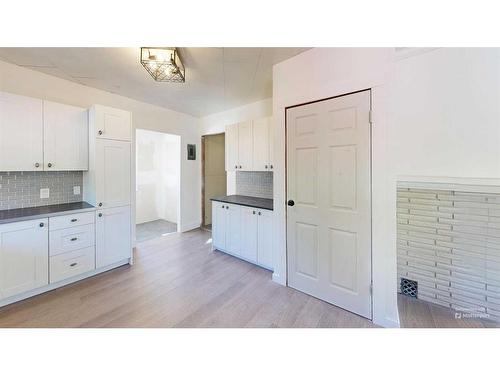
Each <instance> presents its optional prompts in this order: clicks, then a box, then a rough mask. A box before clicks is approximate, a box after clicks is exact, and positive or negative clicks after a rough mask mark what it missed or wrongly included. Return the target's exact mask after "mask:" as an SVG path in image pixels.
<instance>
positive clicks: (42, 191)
mask: <svg viewBox="0 0 500 375" xmlns="http://www.w3.org/2000/svg"><path fill="white" fill-rule="evenodd" d="M49 195H50V190H49V188H45V189H40V199H46V198H48V197H49Z"/></svg>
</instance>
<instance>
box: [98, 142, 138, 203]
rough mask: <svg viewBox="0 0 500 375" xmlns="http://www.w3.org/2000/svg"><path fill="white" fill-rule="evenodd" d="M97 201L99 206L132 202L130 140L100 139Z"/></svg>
mask: <svg viewBox="0 0 500 375" xmlns="http://www.w3.org/2000/svg"><path fill="white" fill-rule="evenodd" d="M95 164H96V166H95V168H96V170H95V178H96V181H95V184H96V203H97V205H98V207H99V208H110V207H120V206H126V205H129V204H130V142H122V141H114V140H109V139H98V140H97V142H96V150H95Z"/></svg>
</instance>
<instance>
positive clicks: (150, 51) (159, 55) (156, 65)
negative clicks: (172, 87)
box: [141, 47, 186, 82]
mask: <svg viewBox="0 0 500 375" xmlns="http://www.w3.org/2000/svg"><path fill="white" fill-rule="evenodd" d="M141 64H142V66H144V68H145V69H146V70H147V71H148V73H149V74H151V77H153V79H154V80H155V81H157V82H185V81H186V70H185V68H184V65H183V64H182V61H181V59H180V57H179V54H178V52H177V48H168V47H141Z"/></svg>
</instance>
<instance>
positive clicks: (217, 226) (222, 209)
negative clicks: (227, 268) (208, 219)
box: [212, 201, 227, 249]
mask: <svg viewBox="0 0 500 375" xmlns="http://www.w3.org/2000/svg"><path fill="white" fill-rule="evenodd" d="M226 227H227V215H226V204H225V203H221V202H215V201H213V202H212V246H213V247H215V248H216V249H225V248H226Z"/></svg>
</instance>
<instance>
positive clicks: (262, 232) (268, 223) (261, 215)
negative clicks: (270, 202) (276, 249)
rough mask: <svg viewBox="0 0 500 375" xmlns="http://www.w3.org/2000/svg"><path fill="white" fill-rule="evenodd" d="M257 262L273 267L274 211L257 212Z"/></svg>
mask: <svg viewBox="0 0 500 375" xmlns="http://www.w3.org/2000/svg"><path fill="white" fill-rule="evenodd" d="M257 263H258V264H260V265H261V266H263V267H265V268H269V269H272V268H273V212H272V211H269V210H258V213H257Z"/></svg>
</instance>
